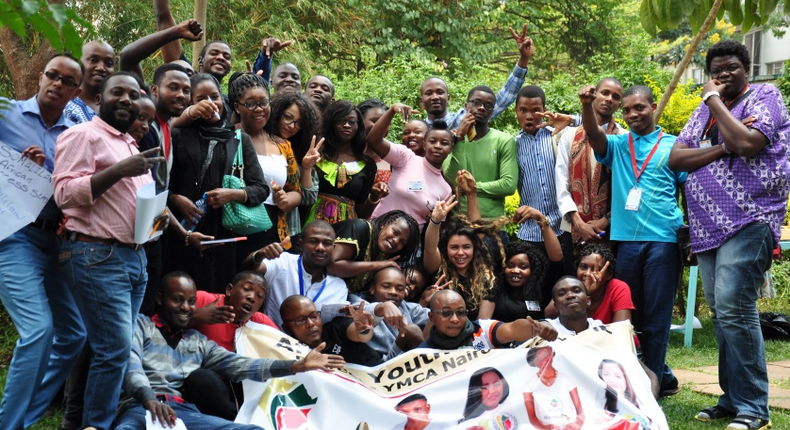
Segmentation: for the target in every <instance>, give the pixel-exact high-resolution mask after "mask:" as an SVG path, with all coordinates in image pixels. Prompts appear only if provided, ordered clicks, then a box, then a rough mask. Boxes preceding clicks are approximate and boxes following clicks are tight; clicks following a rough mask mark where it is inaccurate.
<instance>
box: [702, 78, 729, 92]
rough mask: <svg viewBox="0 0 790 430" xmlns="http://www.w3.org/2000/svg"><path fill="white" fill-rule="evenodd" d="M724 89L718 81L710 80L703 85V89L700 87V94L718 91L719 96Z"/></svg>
mask: <svg viewBox="0 0 790 430" xmlns="http://www.w3.org/2000/svg"><path fill="white" fill-rule="evenodd" d="M724 87H725V85H724V84H722V83H721V81H719V80H718V79H711V80H709V81H708V83H706V84H705V86H704V87H702V94H703V95H704V94H705V93H707V92H710V91H718V92H719V94H721V93H722V92H724Z"/></svg>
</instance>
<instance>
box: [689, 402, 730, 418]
mask: <svg viewBox="0 0 790 430" xmlns="http://www.w3.org/2000/svg"><path fill="white" fill-rule="evenodd" d="M733 418H735V412H733V411H731V410H729V409H727V408H724V407H722V406H719V405H716V406H711V407H709V408H705V409H703V410H701V411H699V413H697V415H695V416H694V419H696V420H698V421H704V422H711V421H718V420H723V419H733Z"/></svg>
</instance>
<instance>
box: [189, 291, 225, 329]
mask: <svg viewBox="0 0 790 430" xmlns="http://www.w3.org/2000/svg"><path fill="white" fill-rule="evenodd" d="M222 297H223V296H219V297H217V299H216V300H214V301H213V302H211V303H209V304H208V305H206V306H203V307H202V308H197V309H195V314H194V315H193V316H192V318H193V320H194V321H197V322H200V323H202V324H227V323H229V322H231V321H233V320H234V319H235V318H236V314H234V313H233V306H219V301H220V300H222Z"/></svg>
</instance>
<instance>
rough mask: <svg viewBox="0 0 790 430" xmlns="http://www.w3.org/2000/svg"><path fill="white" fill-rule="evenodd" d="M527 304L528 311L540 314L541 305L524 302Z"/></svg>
mask: <svg viewBox="0 0 790 430" xmlns="http://www.w3.org/2000/svg"><path fill="white" fill-rule="evenodd" d="M524 303H526V304H527V310H528V311H530V312H540V303H539V302H532V301H524Z"/></svg>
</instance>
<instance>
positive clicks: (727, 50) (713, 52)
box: [705, 40, 752, 73]
mask: <svg viewBox="0 0 790 430" xmlns="http://www.w3.org/2000/svg"><path fill="white" fill-rule="evenodd" d="M730 55H734V56H736V57H738V60H740V62H741V64H743V68H744V69H745V70H746V73H749V69H750V68H751V66H752V57H751V55H749V49H748V48H746V45H744V44H743V43H740V42H737V41H735V40H722V41H721V42H719V43H717V44H715V45H713V46H711V47H710V48H708V54H707V56H706V57H705V70H707V71H708V73H710V63H712V62H713V59H714V58H716V57H728V56H730Z"/></svg>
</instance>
